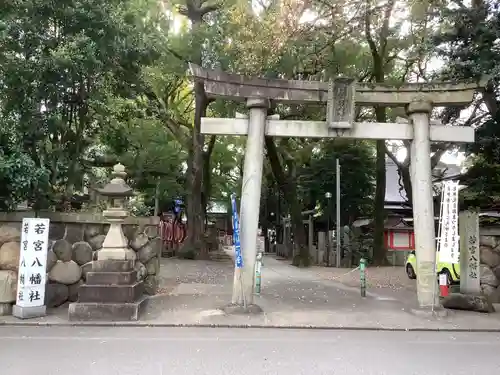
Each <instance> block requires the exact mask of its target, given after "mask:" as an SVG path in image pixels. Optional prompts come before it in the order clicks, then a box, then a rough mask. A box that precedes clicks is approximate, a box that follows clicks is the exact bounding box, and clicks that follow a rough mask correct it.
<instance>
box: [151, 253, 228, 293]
mask: <svg viewBox="0 0 500 375" xmlns="http://www.w3.org/2000/svg"><path fill="white" fill-rule="evenodd" d="M228 280H231V282H232V280H233V264H232V260H231V258H229V257H228V256H227V255H225V254H222V253H219V252H215V253H212V254H211V259H209V260H197V261H192V260H186V259H178V258H162V259H161V267H160V276H159V293H160V294H168V293H170V292H171V291H172V290H173V289H174V288H175V287H176V286H177V285H179V284H181V283H184V284H212V285H213V284H225V283H227V281H228Z"/></svg>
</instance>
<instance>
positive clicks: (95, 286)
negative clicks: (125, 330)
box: [68, 260, 147, 321]
mask: <svg viewBox="0 0 500 375" xmlns="http://www.w3.org/2000/svg"><path fill="white" fill-rule="evenodd" d="M143 294H144V285H143V283H142V281H140V282H138V281H137V272H136V271H135V270H134V261H131V260H122V261H119V260H97V261H94V262H93V264H92V271H90V272H89V273H88V274H87V283H86V284H84V285H82V286H80V289H79V291H78V302H75V303H71V304H70V305H69V310H68V316H69V320H72V321H75V320H76V321H78V320H79V321H89V320H92V321H135V320H138V319H139V316H140V314H141V311H142V310H143V308H144V307H145V304H146V299H147V297H145V296H143Z"/></svg>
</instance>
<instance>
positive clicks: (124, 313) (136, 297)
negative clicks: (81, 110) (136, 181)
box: [68, 164, 146, 321]
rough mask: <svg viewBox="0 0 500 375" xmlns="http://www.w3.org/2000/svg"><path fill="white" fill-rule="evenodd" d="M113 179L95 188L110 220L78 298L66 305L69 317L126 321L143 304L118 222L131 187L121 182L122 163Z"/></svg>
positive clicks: (140, 285)
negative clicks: (106, 201)
mask: <svg viewBox="0 0 500 375" xmlns="http://www.w3.org/2000/svg"><path fill="white" fill-rule="evenodd" d="M113 177H114V178H113V179H112V180H111V181H110V182H109V183H108V184H107V185H106V186H105V187H104V188H103V189H100V190H99V192H100V193H101V195H103V196H104V197H106V198H108V208H107V209H106V210H105V211H104V212H103V216H104V217H105V218H106V219H107V220H108V221H109V222H110V227H109V231H108V233H107V235H106V238H105V240H104V243H103V248H102V249H101V250H100V251H99V252H98V255H97V260H96V261H94V262H93V263H92V271H90V272H89V273H88V274H87V283H86V284H84V285H82V286H80V289H79V291H78V302H76V303H72V304H70V305H69V309H68V316H69V320H101V321H128V320H138V319H139V315H140V312H141V309H142V308H143V307H144V306H145V301H146V299H145V297H144V296H143V294H144V284H143V282H142V281H140V282H138V281H137V271H136V270H135V269H134V266H135V258H136V255H135V252H134V251H133V250H132V249H130V248H129V247H128V242H127V239H126V237H125V235H124V234H123V229H122V223H123V221H124V220H125V219H126V218H127V217H128V211H127V210H126V209H125V198H126V197H128V196H130V195H131V194H132V189H131V188H130V186H128V185H127V183H126V182H125V177H126V173H125V167H124V166H123V165H121V164H117V165H115V166H114V168H113Z"/></svg>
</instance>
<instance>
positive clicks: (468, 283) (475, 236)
mask: <svg viewBox="0 0 500 375" xmlns="http://www.w3.org/2000/svg"><path fill="white" fill-rule="evenodd" d="M458 226H459V228H458V229H459V235H460V293H463V294H480V293H481V285H480V279H481V275H480V274H479V272H480V271H479V270H480V267H479V215H478V214H477V212H472V211H465V212H461V213H460V215H459V218H458Z"/></svg>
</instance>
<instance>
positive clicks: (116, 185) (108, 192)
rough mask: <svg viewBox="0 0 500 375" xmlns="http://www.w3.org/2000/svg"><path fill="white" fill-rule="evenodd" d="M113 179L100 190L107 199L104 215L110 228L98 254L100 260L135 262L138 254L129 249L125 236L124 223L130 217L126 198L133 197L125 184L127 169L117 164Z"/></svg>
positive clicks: (130, 189) (114, 168)
mask: <svg viewBox="0 0 500 375" xmlns="http://www.w3.org/2000/svg"><path fill="white" fill-rule="evenodd" d="M112 176H113V179H112V180H111V181H110V182H109V183H108V184H106V186H104V188H102V189H98V191H99V193H100V194H101V195H102V196H104V197H106V198H107V200H108V202H107V205H108V207H107V209H106V210H104V211H103V213H102V215H103V216H104V218H105V219H106V220H107V221H109V223H110V227H109V231H108V234H107V235H106V238H105V240H104V243H103V247H102V249H101V250H100V251H99V252H98V253H97V259H98V260H113V259H114V260H135V259H136V253H135V252H134V251H133V250H132V249H130V248H129V247H128V241H127V238H126V237H125V235H124V234H123V229H122V223H123V222H124V221H125V219H126V218H127V217H128V216H129V213H128V211H127V210H126V209H125V200H126V198H128V197H130V196H131V195H133V193H132V188H131V187H130V186H128V185H127V183H126V182H125V177H126V176H127V174H126V173H125V167H124V166H123V165H122V164H119V163H118V164H116V165H115V166H114V167H113V173H112Z"/></svg>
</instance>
